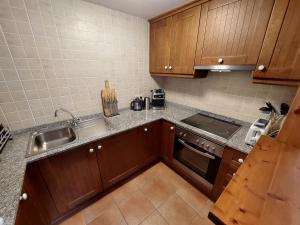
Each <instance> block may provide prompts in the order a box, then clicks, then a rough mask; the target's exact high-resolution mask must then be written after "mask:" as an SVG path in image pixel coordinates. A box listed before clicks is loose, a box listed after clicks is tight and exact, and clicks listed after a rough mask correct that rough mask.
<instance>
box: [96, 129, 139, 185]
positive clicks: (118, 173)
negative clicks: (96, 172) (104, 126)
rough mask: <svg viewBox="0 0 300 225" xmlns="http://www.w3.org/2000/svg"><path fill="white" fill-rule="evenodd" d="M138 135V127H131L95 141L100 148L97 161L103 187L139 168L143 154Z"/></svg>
mask: <svg viewBox="0 0 300 225" xmlns="http://www.w3.org/2000/svg"><path fill="white" fill-rule="evenodd" d="M138 136H139V135H138V129H132V130H129V131H126V132H123V133H120V134H117V135H115V136H112V137H109V138H106V139H104V140H102V141H99V142H98V143H97V144H98V147H99V148H101V150H100V151H98V161H99V165H100V171H101V178H102V182H103V186H104V188H108V187H110V186H112V185H113V184H115V183H117V182H119V181H121V180H123V179H125V178H126V177H128V176H130V175H131V174H133V173H135V172H136V171H137V170H139V168H140V163H141V161H142V159H143V157H144V154H143V152H142V148H143V145H142V142H141V140H140V139H139V138H138ZM100 146H101V147H100ZM98 147H97V148H98Z"/></svg>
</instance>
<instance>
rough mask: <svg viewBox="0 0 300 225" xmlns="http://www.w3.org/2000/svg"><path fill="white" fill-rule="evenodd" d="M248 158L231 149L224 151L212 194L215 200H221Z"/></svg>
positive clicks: (227, 148)
mask: <svg viewBox="0 0 300 225" xmlns="http://www.w3.org/2000/svg"><path fill="white" fill-rule="evenodd" d="M246 156H247V155H246V154H244V153H242V152H240V151H237V150H234V149H232V148H229V147H226V148H225V149H224V153H223V156H222V161H221V165H220V167H219V170H218V175H217V178H216V180H215V183H214V186H213V189H212V193H211V195H212V199H213V200H217V199H218V198H219V196H220V195H221V193H222V192H223V190H224V189H225V187H226V186H227V184H228V183H229V182H230V180H231V178H232V177H233V176H234V175H235V173H236V171H237V170H238V168H239V167H240V166H241V164H242V163H243V160H244V159H245V158H246Z"/></svg>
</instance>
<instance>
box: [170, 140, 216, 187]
mask: <svg viewBox="0 0 300 225" xmlns="http://www.w3.org/2000/svg"><path fill="white" fill-rule="evenodd" d="M173 154H174V158H175V159H176V160H177V161H179V162H181V163H182V164H184V165H185V166H186V167H188V168H190V169H191V170H193V171H194V172H195V173H197V174H199V175H200V176H201V177H203V178H204V179H205V180H207V181H208V182H209V183H211V184H213V183H214V181H215V179H216V176H217V173H218V169H219V166H220V162H221V158H220V157H218V156H216V155H212V154H211V153H208V152H207V151H205V150H204V149H202V148H200V147H199V146H196V145H193V144H191V143H188V142H186V141H184V140H182V139H180V138H177V139H176V142H175V146H174V153H173Z"/></svg>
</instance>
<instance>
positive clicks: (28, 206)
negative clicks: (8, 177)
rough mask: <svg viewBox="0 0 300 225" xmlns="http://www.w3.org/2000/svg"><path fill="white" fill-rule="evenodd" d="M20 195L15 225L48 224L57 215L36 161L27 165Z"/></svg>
mask: <svg viewBox="0 0 300 225" xmlns="http://www.w3.org/2000/svg"><path fill="white" fill-rule="evenodd" d="M24 194H25V195H24ZM22 195H24V197H23V198H22V199H21V200H20V203H19V208H18V212H17V216H16V222H15V225H49V224H51V222H52V221H53V220H54V219H55V218H57V217H58V212H57V210H56V208H55V205H54V202H53V200H52V198H51V195H50V193H49V192H48V189H47V187H46V185H45V183H44V180H43V178H42V176H41V174H40V172H39V168H38V166H37V164H36V163H34V164H30V165H28V166H27V169H26V173H25V177H24V183H23V189H22V193H21V196H22ZM26 197H27V198H26Z"/></svg>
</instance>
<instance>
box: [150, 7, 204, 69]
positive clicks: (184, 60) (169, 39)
mask: <svg viewBox="0 0 300 225" xmlns="http://www.w3.org/2000/svg"><path fill="white" fill-rule="evenodd" d="M200 11H201V6H200V5H198V6H195V7H192V8H189V9H187V10H184V11H182V12H179V13H177V14H175V15H173V16H169V17H167V18H164V19H161V20H158V21H154V22H151V24H150V73H152V74H180V75H193V74H194V62H195V51H196V45H197V35H198V27H199V19H200Z"/></svg>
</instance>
